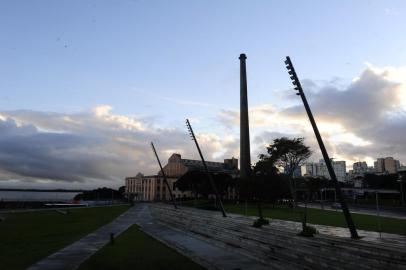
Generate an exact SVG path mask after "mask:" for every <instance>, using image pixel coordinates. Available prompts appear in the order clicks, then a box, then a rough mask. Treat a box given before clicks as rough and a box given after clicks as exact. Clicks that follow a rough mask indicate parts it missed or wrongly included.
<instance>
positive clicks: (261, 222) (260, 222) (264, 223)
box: [252, 218, 269, 228]
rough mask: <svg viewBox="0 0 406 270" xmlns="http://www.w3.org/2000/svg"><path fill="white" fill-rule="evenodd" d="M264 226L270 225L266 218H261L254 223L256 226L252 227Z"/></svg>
mask: <svg viewBox="0 0 406 270" xmlns="http://www.w3.org/2000/svg"><path fill="white" fill-rule="evenodd" d="M262 225H269V220H267V219H265V218H259V219H257V220H255V221H254V224H252V227H255V228H260V227H261V226H262Z"/></svg>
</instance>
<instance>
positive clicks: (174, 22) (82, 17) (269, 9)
mask: <svg viewBox="0 0 406 270" xmlns="http://www.w3.org/2000/svg"><path fill="white" fill-rule="evenodd" d="M405 13H406V2H405V1H79V0H77V1H51V0H50V1H45V0H41V1H11V0H10V1H1V2H0V32H1V33H2V34H1V35H0V59H1V61H0V74H1V80H0V111H3V112H14V111H19V110H32V111H35V112H52V113H59V114H67V115H69V114H80V113H83V112H85V111H91V110H92V108H95V107H96V106H100V105H109V106H111V107H112V108H113V109H112V112H114V114H116V115H121V116H125V117H136V118H137V119H144V120H143V121H144V125H148V124H146V123H145V122H146V121H147V122H148V123H149V124H151V125H154V126H155V127H157V128H178V129H184V119H185V118H187V117H189V118H192V119H196V121H195V123H196V124H199V125H200V126H199V128H200V130H202V131H204V132H206V133H214V134H216V135H217V136H223V133H224V131H227V130H228V129H227V128H225V127H222V126H218V125H217V124H216V123H217V122H216V121H215V120H213V119H215V118H216V117H218V114H219V112H221V111H222V110H230V111H235V110H238V106H239V77H238V76H239V60H238V56H239V54H240V53H246V54H247V56H248V59H247V66H248V87H249V104H250V106H252V107H256V106H257V107H261V106H266V105H269V104H271V105H272V106H273V107H276V108H279V109H283V108H286V107H289V106H294V105H296V104H300V103H299V101H298V100H297V99H294V98H292V91H291V90H289V88H290V87H291V85H290V81H289V78H288V76H287V74H286V70H285V67H284V64H283V60H284V57H285V56H286V55H290V56H291V57H292V60H293V62H294V64H295V67H296V69H297V72H298V74H299V76H300V78H302V79H309V80H311V82H313V83H316V84H318V85H319V88H320V89H321V88H323V87H325V86H326V87H327V88H328V87H329V86H330V85H334V87H336V88H338V89H341V88H342V89H346V87H347V86H348V85H349V84H350V83H351V81H352V80H353V79H354V78H355V77H357V76H359V75H360V74H361V73H362V71H363V70H364V69H365V68H366V67H367V66H366V63H371V64H372V65H373V66H374V67H376V68H379V67H382V68H383V67H394V68H399V67H402V66H404V65H405V59H406V40H405V39H406V37H405V35H404V25H406V16H405ZM305 90H306V89H305ZM8 117H11V116H10V115H9V116H8ZM27 121H28V120H27ZM17 122H18V121H17ZM20 122H21V120H20ZM27 123H29V124H33V125H35V126H36V127H38V128H40V129H42V130H43V129H46V128H45V127H40V126H38V124H37V123H34V122H30V121H28V122H27ZM195 129H196V127H195ZM262 130H266V127H263V128H262ZM277 131H278V132H281V130H273V132H277ZM282 131H284V130H282ZM230 132H231V133H232V134H234V136H237V135H238V134H237V133H236V129H233V131H230ZM169 148H170V147H169ZM237 150H238V149H237Z"/></svg>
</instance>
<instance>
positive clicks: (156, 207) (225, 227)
mask: <svg viewBox="0 0 406 270" xmlns="http://www.w3.org/2000/svg"><path fill="white" fill-rule="evenodd" d="M150 209H151V213H152V215H153V217H154V218H156V219H157V220H158V221H159V222H161V223H163V224H165V225H168V226H170V227H172V228H175V229H179V230H182V231H185V232H188V233H193V234H194V235H195V236H197V237H199V238H202V239H204V240H206V241H209V242H211V243H213V244H215V245H218V246H221V247H224V248H226V249H231V250H233V252H238V253H240V254H243V255H245V256H249V257H252V258H254V259H256V260H259V261H261V262H262V263H265V264H268V265H270V266H271V267H272V269H309V270H310V269H337V270H339V269H360V270H362V269H406V246H405V247H403V248H402V247H399V246H396V245H390V244H374V243H370V242H367V241H363V240H362V239H361V240H352V239H345V238H339V237H332V236H328V235H321V234H319V235H316V236H315V237H310V238H308V237H301V236H297V233H298V232H297V231H293V230H289V229H284V228H281V227H280V226H279V227H275V226H272V222H271V225H268V226H263V227H262V228H254V227H252V226H251V225H252V221H253V220H252V218H249V217H245V216H239V215H229V217H227V218H224V217H222V216H221V214H220V213H218V212H215V211H206V210H200V209H194V208H187V207H182V208H180V209H177V210H176V209H174V208H173V207H171V206H169V205H165V204H151V205H150Z"/></svg>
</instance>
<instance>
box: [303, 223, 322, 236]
mask: <svg viewBox="0 0 406 270" xmlns="http://www.w3.org/2000/svg"><path fill="white" fill-rule="evenodd" d="M317 233H319V232H318V231H317V230H316V228H315V227H313V226H309V225H305V226H304V227H303V230H302V231H301V232H300V233H298V235H300V236H305V237H313V236H314V235H315V234H317Z"/></svg>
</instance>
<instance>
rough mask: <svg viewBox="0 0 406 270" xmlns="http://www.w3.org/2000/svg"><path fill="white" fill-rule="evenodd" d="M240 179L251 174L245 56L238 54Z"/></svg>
mask: <svg viewBox="0 0 406 270" xmlns="http://www.w3.org/2000/svg"><path fill="white" fill-rule="evenodd" d="M239 59H240V178H241V179H244V180H245V179H248V177H249V176H250V174H251V156H250V155H251V153H250V130H249V120H248V97H247V69H246V65H245V60H246V59H247V56H246V55H245V54H243V53H242V54H240V57H239Z"/></svg>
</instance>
